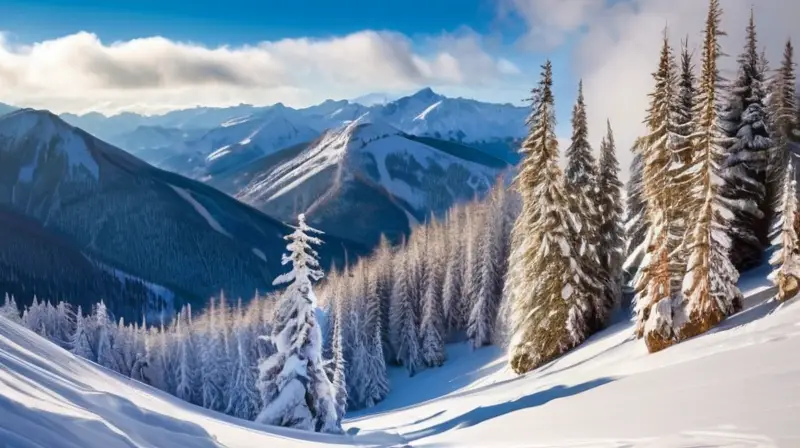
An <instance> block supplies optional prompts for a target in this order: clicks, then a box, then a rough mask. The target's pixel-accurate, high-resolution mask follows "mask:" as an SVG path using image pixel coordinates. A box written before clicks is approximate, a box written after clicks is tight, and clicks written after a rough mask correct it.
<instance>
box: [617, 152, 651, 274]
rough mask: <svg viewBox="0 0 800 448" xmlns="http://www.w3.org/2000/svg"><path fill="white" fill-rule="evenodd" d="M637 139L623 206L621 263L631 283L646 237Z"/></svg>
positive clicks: (644, 250) (645, 203)
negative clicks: (623, 238) (623, 246)
mask: <svg viewBox="0 0 800 448" xmlns="http://www.w3.org/2000/svg"><path fill="white" fill-rule="evenodd" d="M640 140H641V139H637V141H636V142H635V143H634V145H633V147H632V148H631V152H632V153H633V159H632V160H631V166H630V178H629V179H628V184H627V186H626V189H627V193H626V202H627V203H626V207H625V254H626V255H625V256H626V258H625V262H624V263H623V265H622V269H623V272H624V274H625V278H624V282H625V283H627V284H630V283H632V280H633V279H634V278H635V277H636V275H637V274H638V273H639V267H640V266H641V265H642V260H643V259H644V254H645V252H646V249H647V248H646V247H645V238H646V237H647V232H648V230H647V229H648V225H647V201H646V200H645V195H644V182H643V179H642V174H643V171H644V169H643V168H644V162H643V158H642V154H641V152H640V151H639V141H640Z"/></svg>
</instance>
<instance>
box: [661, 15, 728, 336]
mask: <svg viewBox="0 0 800 448" xmlns="http://www.w3.org/2000/svg"><path fill="white" fill-rule="evenodd" d="M721 14H722V10H721V8H720V6H719V0H710V5H709V12H708V18H707V21H706V30H705V39H704V42H703V64H702V65H703V69H702V74H701V77H700V85H699V90H698V95H697V99H696V101H695V114H694V123H695V124H694V128H695V134H694V136H693V138H694V139H695V155H694V160H693V167H692V169H691V170H692V176H691V178H690V183H691V192H692V195H693V197H692V201H693V202H695V203H696V204H699V206H693V207H692V209H691V210H692V212H693V213H695V210H696V211H697V212H696V215H695V216H696V218H695V221H694V222H693V224H694V226H693V228H691V229H690V232H689V234H688V241H687V244H686V248H687V251H688V253H689V259H688V260H689V261H688V265H687V268H686V276H685V277H684V280H683V293H684V294H683V302H682V303H681V307H680V309H676V307H673V308H672V310H667V309H664V310H659V311H660V313H659V314H660V315H661V316H662V317H663V318H664V319H665V320H666V321H671V326H672V327H673V329H674V334H675V337H676V339H677V341H680V340H683V339H686V338H690V337H693V336H696V335H699V334H702V333H704V332H706V331H708V330H709V329H710V328H712V327H713V326H715V325H716V324H717V323H719V322H720V321H722V319H724V318H725V317H726V316H728V315H730V314H732V313H734V312H736V311H738V310H739V309H741V293H740V292H739V289H738V288H737V286H736V282H737V280H738V277H739V274H738V272H737V271H736V269H735V268H734V266H733V264H732V263H731V261H730V258H729V254H728V252H729V250H730V244H731V239H730V237H729V236H728V234H727V232H728V229H729V220H730V219H732V218H733V213H732V212H731V210H729V209H727V203H726V201H725V200H724V198H723V197H722V192H721V187H722V186H723V185H724V180H723V179H724V178H723V177H722V175H723V173H722V168H721V165H722V162H723V158H724V153H725V151H724V148H725V147H726V145H727V144H728V142H729V140H728V138H727V137H726V135H725V133H724V130H723V128H722V110H721V109H722V108H721V107H720V102H721V99H722V91H721V89H720V75H719V69H718V68H717V60H718V58H719V57H720V55H721V50H720V46H719V42H718V38H719V36H721V35H724V33H723V32H722V31H721V30H720V28H719V25H720V17H721ZM670 311H672V313H673V315H672V316H669V312H670ZM663 336H664V335H663V334H662V335H659V337H656V338H654V339H653V340H650V341H648V348H649V349H650V351H651V352H652V351H656V350H659V349H661V348H664V347H666V346H669V345H671V344H673V343H674V342H676V339H670V338H665V337H663Z"/></svg>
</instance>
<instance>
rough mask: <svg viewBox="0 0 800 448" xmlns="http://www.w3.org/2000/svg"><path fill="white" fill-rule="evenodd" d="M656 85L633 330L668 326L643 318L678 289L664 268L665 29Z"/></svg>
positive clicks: (668, 55) (670, 86)
mask: <svg viewBox="0 0 800 448" xmlns="http://www.w3.org/2000/svg"><path fill="white" fill-rule="evenodd" d="M653 79H654V80H655V88H654V90H653V92H652V93H651V94H650V107H649V109H648V111H647V119H646V121H645V122H646V124H647V132H648V134H647V135H645V136H644V137H642V138H641V139H640V141H639V146H638V148H639V150H640V151H641V154H642V162H643V173H642V179H643V185H644V194H645V198H646V200H647V216H646V219H647V222H648V233H647V236H646V238H645V244H646V246H645V247H646V252H645V256H644V259H643V260H642V265H641V267H640V270H639V273H638V274H637V278H636V281H635V290H636V298H635V299H636V306H635V312H636V330H635V331H636V335H637V336H638V337H642V336H646V334H647V333H649V332H652V331H658V332H667V333H669V331H670V330H669V328H668V327H667V328H660V327H657V326H655V327H654V326H648V327H647V328H645V326H646V323H647V322H648V320H649V319H650V316H651V315H653V314H654V311H653V310H654V309H655V308H656V307H659V306H662V305H659V303H660V302H662V301H664V302H665V304H667V305H669V304H670V303H671V301H672V299H673V297H674V296H676V295H679V294H680V292H679V291H675V290H673V289H672V287H673V284H672V282H671V276H670V273H669V258H670V250H671V249H672V246H671V244H670V238H669V236H670V230H669V229H670V225H671V224H672V223H673V217H672V214H673V212H674V210H675V209H676V208H677V207H678V206H679V205H678V204H677V203H676V201H677V200H678V199H679V198H676V197H675V196H674V195H673V189H674V184H673V183H672V179H671V178H670V177H669V176H667V170H668V169H669V167H670V164H671V162H672V157H673V155H674V154H675V152H676V151H675V144H676V142H677V141H678V140H679V136H677V135H676V128H677V113H676V110H677V108H676V104H677V99H678V96H677V92H676V87H677V83H676V80H677V78H676V75H675V59H674V57H673V54H672V49H671V48H670V45H669V40H668V38H667V34H666V30H665V31H664V39H663V45H662V46H661V57H660V59H659V63H658V69H657V70H656V72H655V73H653Z"/></svg>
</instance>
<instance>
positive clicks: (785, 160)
mask: <svg viewBox="0 0 800 448" xmlns="http://www.w3.org/2000/svg"><path fill="white" fill-rule="evenodd" d="M796 83H797V75H796V74H795V63H794V47H793V46H792V41H791V40H789V41H787V42H786V46H785V47H784V51H783V59H782V61H781V66H780V68H779V69H778V70H777V72H776V73H775V74H774V76H773V77H772V80H771V82H770V83H769V87H770V88H769V96H768V100H767V110H768V117H769V120H768V123H769V131H770V135H771V137H772V141H773V145H772V151H771V154H770V162H769V169H768V175H767V176H768V182H767V201H768V202H769V203H770V205H771V207H772V213H771V215H772V216H773V217H774V216H777V215H779V214H780V209H781V207H782V205H783V203H782V188H783V178H784V174H785V171H786V167H787V166H788V165H789V155H790V154H791V148H790V145H791V144H792V142H793V141H800V116H798V115H796V114H795V109H797V110H800V109H798V101H797V88H796ZM773 220H774V218H773Z"/></svg>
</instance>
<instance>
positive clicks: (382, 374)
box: [361, 264, 433, 408]
mask: <svg viewBox="0 0 800 448" xmlns="http://www.w3.org/2000/svg"><path fill="white" fill-rule="evenodd" d="M432 277H433V275H430V274H429V275H427V276H426V279H429V278H432ZM361 280H362V283H363V286H362V288H363V297H364V299H363V300H364V329H363V332H362V334H361V336H362V338H363V342H362V345H363V346H364V350H365V360H364V370H365V374H366V382H365V387H364V396H363V398H364V405H365V406H366V407H368V408H370V407H372V406H375V404H377V403H378V402H379V401H381V400H383V399H384V398H385V397H386V394H388V393H389V379H388V378H387V376H386V361H385V359H384V356H383V348H382V342H381V332H382V331H381V315H380V311H381V310H380V298H379V297H378V282H377V276H376V274H375V272H374V271H373V270H372V269H370V268H368V267H367V266H366V264H365V265H364V268H363V275H362V278H361ZM426 281H428V280H426ZM423 300H424V299H423ZM423 306H424V305H423Z"/></svg>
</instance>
